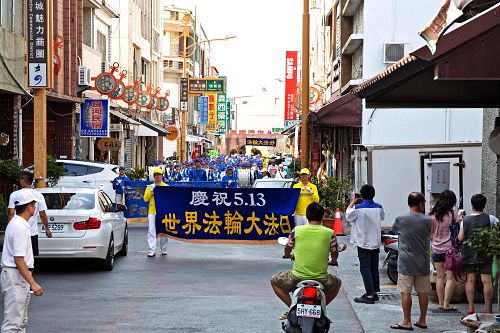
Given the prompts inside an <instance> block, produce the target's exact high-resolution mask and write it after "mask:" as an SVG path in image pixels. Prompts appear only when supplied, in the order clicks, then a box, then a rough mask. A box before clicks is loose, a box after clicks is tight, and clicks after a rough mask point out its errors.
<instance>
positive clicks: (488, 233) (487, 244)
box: [464, 224, 500, 258]
mask: <svg viewBox="0 0 500 333" xmlns="http://www.w3.org/2000/svg"><path fill="white" fill-rule="evenodd" d="M499 239H500V225H499V224H496V225H495V226H492V227H491V228H480V229H476V230H474V232H473V234H472V236H471V237H470V238H469V239H468V240H466V241H465V242H464V244H467V245H469V246H470V247H472V248H473V249H474V251H476V253H477V254H478V255H479V256H482V257H488V258H493V257H494V256H497V258H498V257H499V256H500V241H499Z"/></svg>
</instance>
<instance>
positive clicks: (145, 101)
mask: <svg viewBox="0 0 500 333" xmlns="http://www.w3.org/2000/svg"><path fill="white" fill-rule="evenodd" d="M152 100H153V97H152V96H151V86H147V88H146V90H145V91H144V90H142V91H139V98H138V99H137V105H139V106H140V107H143V108H145V107H147V106H148V105H149V104H151V101H152Z"/></svg>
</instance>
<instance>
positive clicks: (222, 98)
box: [217, 94, 226, 134]
mask: <svg viewBox="0 0 500 333" xmlns="http://www.w3.org/2000/svg"><path fill="white" fill-rule="evenodd" d="M217 127H218V129H217V132H218V133H219V134H224V133H226V94H217Z"/></svg>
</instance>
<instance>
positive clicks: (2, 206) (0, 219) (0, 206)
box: [0, 195, 8, 230]
mask: <svg viewBox="0 0 500 333" xmlns="http://www.w3.org/2000/svg"><path fill="white" fill-rule="evenodd" d="M7 215H8V212H7V204H6V203H5V200H4V199H3V196H1V195H0V230H5V226H6V225H7Z"/></svg>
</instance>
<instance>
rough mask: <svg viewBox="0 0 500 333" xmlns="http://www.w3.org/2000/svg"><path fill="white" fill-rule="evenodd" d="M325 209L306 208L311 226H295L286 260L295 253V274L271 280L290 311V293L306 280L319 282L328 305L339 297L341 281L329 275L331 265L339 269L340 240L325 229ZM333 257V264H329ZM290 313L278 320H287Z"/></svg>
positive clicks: (287, 249) (288, 243) (310, 206)
mask: <svg viewBox="0 0 500 333" xmlns="http://www.w3.org/2000/svg"><path fill="white" fill-rule="evenodd" d="M324 214H325V208H324V207H323V206H322V205H321V204H319V203H317V202H313V203H311V204H310V205H308V206H307V208H306V216H307V218H308V219H309V224H307V225H302V226H296V227H295V228H294V229H293V230H292V232H291V233H290V236H289V237H288V241H287V244H286V245H285V255H284V256H283V258H291V253H292V249H293V250H294V252H295V256H294V258H295V260H294V263H293V268H292V270H288V271H283V272H280V273H277V274H275V275H273V277H271V287H272V288H273V291H274V293H275V294H276V296H278V298H279V299H280V300H281V301H283V303H285V304H286V306H287V307H288V308H290V305H291V303H292V300H291V298H290V293H291V292H293V291H294V290H295V288H296V287H297V283H299V282H300V281H304V280H315V281H318V282H320V283H321V284H322V285H323V287H324V291H325V296H326V300H325V301H326V304H327V305H328V304H329V303H330V302H331V301H333V299H334V298H335V297H336V296H337V294H338V293H339V290H340V286H341V284H342V281H341V280H340V279H339V278H338V277H336V276H334V275H331V274H329V273H328V265H329V264H330V265H336V264H337V258H338V256H339V249H338V243H337V237H336V235H335V233H334V232H333V230H332V229H329V228H326V227H324V226H323V225H322V220H323V215H324ZM329 255H331V260H329V258H328V257H329ZM287 316H288V312H285V313H284V314H283V315H281V316H280V317H279V319H280V320H284V319H286V318H287Z"/></svg>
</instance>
